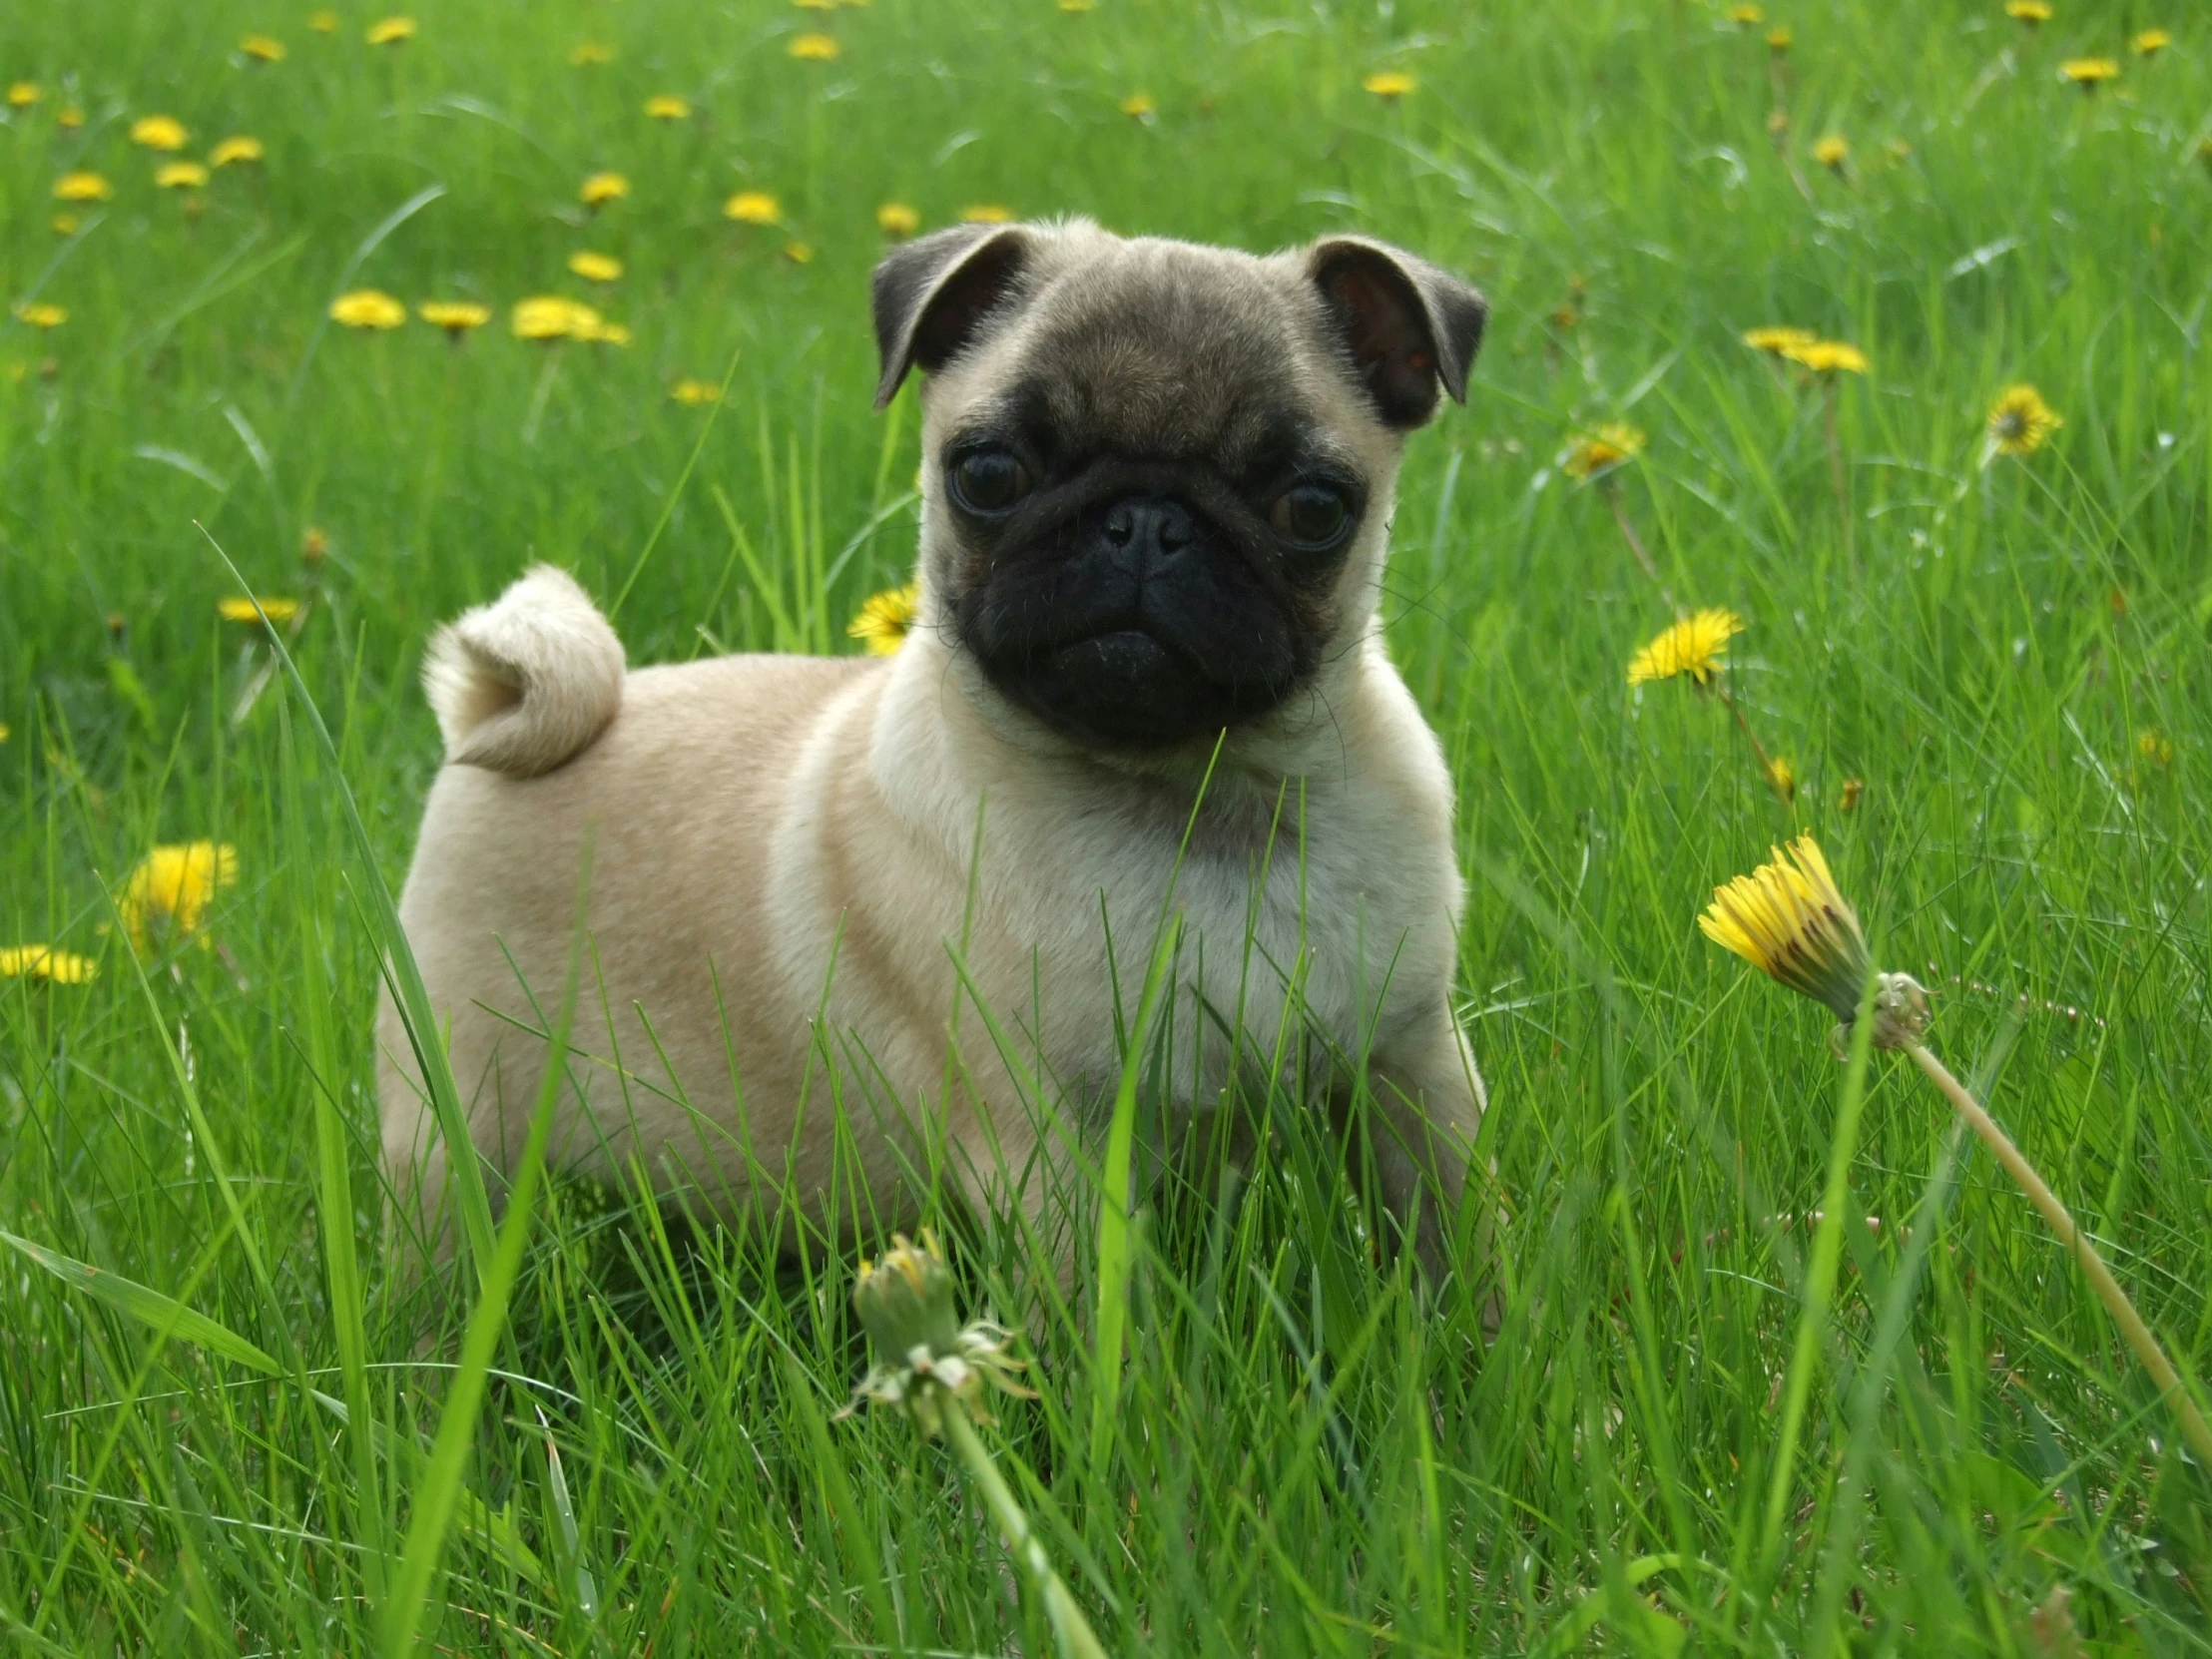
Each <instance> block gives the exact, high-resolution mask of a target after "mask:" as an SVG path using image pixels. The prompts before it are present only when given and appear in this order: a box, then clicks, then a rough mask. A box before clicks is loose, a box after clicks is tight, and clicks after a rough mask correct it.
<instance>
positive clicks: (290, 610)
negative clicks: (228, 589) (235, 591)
mask: <svg viewBox="0 0 2212 1659" xmlns="http://www.w3.org/2000/svg"><path fill="white" fill-rule="evenodd" d="M254 603H255V602H254V600H253V599H252V598H251V597H249V596H247V595H245V594H240V595H238V596H237V597H235V598H231V599H219V600H217V601H216V604H215V614H216V615H217V616H219V617H221V618H222V619H223V620H224V621H225V622H259V621H261V619H262V617H264V616H266V617H268V618H269V620H270V621H272V622H289V621H290V620H291V619H292V618H293V617H295V616H297V615H298V614H299V601H298V600H296V599H277V598H274V597H272V598H265V599H263V600H262V601H261V607H262V608H261V612H260V613H259V614H256V612H255V610H254Z"/></svg>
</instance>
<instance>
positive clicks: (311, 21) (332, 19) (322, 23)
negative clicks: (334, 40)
mask: <svg viewBox="0 0 2212 1659" xmlns="http://www.w3.org/2000/svg"><path fill="white" fill-rule="evenodd" d="M307 27H308V28H310V29H312V30H313V31H314V32H315V33H316V34H318V35H334V34H336V33H337V32H338V14H337V13H336V12H316V13H314V14H313V15H312V16H311V17H309V18H308V19H307Z"/></svg>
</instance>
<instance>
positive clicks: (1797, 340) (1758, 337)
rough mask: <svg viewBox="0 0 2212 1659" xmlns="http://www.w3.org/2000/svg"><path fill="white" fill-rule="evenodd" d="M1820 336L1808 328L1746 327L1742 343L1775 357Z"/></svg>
mask: <svg viewBox="0 0 2212 1659" xmlns="http://www.w3.org/2000/svg"><path fill="white" fill-rule="evenodd" d="M1820 337H1821V336H1820V335H1818V334H1816V333H1814V332H1813V330H1812V329H1810V328H1783V327H1768V328H1747V329H1745V330H1744V335H1743V339H1744V343H1745V344H1746V345H1748V346H1750V347H1751V348H1752V349H1753V350H1754V351H1766V352H1769V353H1771V354H1773V355H1774V356H1777V357H1780V356H1785V355H1787V354H1788V353H1789V352H1790V351H1791V350H1793V349H1794V348H1796V347H1797V346H1800V345H1811V344H1812V343H1813V342H1814V341H1815V340H1817V339H1819V338H1820Z"/></svg>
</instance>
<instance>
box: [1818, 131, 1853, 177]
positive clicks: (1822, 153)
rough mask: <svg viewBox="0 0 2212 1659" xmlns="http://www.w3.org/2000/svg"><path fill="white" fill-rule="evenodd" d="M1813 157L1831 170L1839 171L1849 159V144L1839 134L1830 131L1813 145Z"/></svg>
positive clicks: (1841, 170)
mask: <svg viewBox="0 0 2212 1659" xmlns="http://www.w3.org/2000/svg"><path fill="white" fill-rule="evenodd" d="M1813 159H1814V160H1815V161H1817V162H1819V163H1820V164H1821V166H1823V167H1825V168H1828V169H1830V170H1831V171H1832V172H1836V173H1841V172H1843V170H1844V164H1845V163H1846V162H1848V161H1850V160H1851V144H1850V142H1849V141H1848V140H1846V139H1844V138H1843V137H1842V136H1841V135H1839V134H1836V133H1830V134H1829V135H1828V136H1827V137H1826V138H1824V139H1822V140H1821V141H1820V142H1819V143H1818V144H1816V145H1814V146H1813Z"/></svg>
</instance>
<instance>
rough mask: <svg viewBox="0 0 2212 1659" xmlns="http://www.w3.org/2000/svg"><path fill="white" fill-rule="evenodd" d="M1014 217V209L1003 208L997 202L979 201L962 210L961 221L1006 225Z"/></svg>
mask: <svg viewBox="0 0 2212 1659" xmlns="http://www.w3.org/2000/svg"><path fill="white" fill-rule="evenodd" d="M1013 217H1014V210H1013V209H1011V208H1002V207H1000V206H999V205H998V204H997V203H995V202H978V203H976V204H975V205H974V206H973V207H969V208H962V209H961V210H960V219H961V222H962V223H963V224H968V225H1005V224H1008V223H1010V222H1011V221H1012V219H1013Z"/></svg>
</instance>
